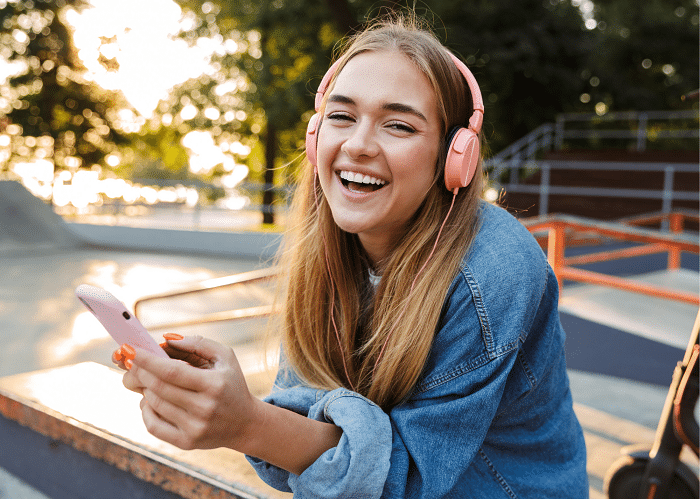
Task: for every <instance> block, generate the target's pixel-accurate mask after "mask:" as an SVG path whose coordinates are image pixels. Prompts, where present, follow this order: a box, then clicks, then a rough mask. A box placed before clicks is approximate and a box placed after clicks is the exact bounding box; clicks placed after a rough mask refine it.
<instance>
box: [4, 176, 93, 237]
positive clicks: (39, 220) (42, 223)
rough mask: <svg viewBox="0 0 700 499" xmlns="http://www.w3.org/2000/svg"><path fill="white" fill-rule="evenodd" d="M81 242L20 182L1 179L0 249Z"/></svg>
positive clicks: (60, 219) (49, 208)
mask: <svg viewBox="0 0 700 499" xmlns="http://www.w3.org/2000/svg"><path fill="white" fill-rule="evenodd" d="M79 244H80V240H79V239H78V238H77V237H76V236H75V235H73V233H72V232H70V230H69V229H68V227H67V226H66V223H65V222H64V221H63V219H62V218H61V217H60V216H59V215H57V214H56V213H54V211H53V210H52V209H51V207H50V206H49V205H47V204H46V203H45V202H43V201H42V200H41V199H39V198H37V197H35V196H34V195H33V194H32V193H30V192H29V191H28V190H27V189H26V188H25V187H24V186H23V185H22V184H21V183H19V182H15V181H11V180H0V249H2V248H21V247H34V246H57V247H70V246H77V245H79Z"/></svg>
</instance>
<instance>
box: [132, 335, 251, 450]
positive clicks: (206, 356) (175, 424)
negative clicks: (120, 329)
mask: <svg viewBox="0 0 700 499" xmlns="http://www.w3.org/2000/svg"><path fill="white" fill-rule="evenodd" d="M165 348H166V352H167V353H168V355H169V356H171V357H172V358H171V359H162V358H158V357H156V356H155V355H152V354H149V353H148V352H146V351H144V350H136V351H135V355H133V359H132V360H131V361H130V362H131V364H130V366H129V359H126V362H124V361H122V364H123V365H125V367H130V369H129V370H128V371H127V372H126V373H125V374H124V379H123V383H124V386H125V387H126V388H128V389H129V390H132V391H135V392H138V393H141V394H143V399H142V400H141V412H142V416H143V421H144V423H145V425H146V429H147V430H148V431H149V432H150V433H151V434H153V435H154V436H156V437H158V438H160V439H161V440H164V441H166V442H169V443H171V444H173V445H175V446H177V447H180V448H182V449H186V450H189V449H195V448H198V449H209V448H215V447H223V446H225V447H231V448H234V449H237V448H240V443H241V441H243V440H245V438H246V434H247V432H248V431H250V429H251V428H252V427H253V426H254V425H255V421H256V419H257V418H259V417H260V416H258V415H256V414H255V410H256V403H255V402H256V400H257V399H255V398H254V397H253V396H252V395H251V394H250V392H249V390H248V387H247V385H246V382H245V378H244V377H243V372H242V371H241V368H240V365H239V364H238V360H237V359H236V356H235V354H234V353H233V350H231V349H230V348H228V347H225V346H223V345H221V344H219V343H216V342H214V341H211V340H207V339H204V338H201V337H188V338H184V339H182V340H172V339H170V340H168V342H167V346H166V347H165ZM122 350H124V348H122Z"/></svg>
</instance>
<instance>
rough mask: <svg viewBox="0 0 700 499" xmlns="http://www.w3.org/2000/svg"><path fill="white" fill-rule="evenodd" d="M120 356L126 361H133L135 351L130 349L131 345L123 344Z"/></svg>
mask: <svg viewBox="0 0 700 499" xmlns="http://www.w3.org/2000/svg"><path fill="white" fill-rule="evenodd" d="M122 354H123V355H124V357H126V358H127V359H129V360H133V358H134V357H136V350H134V347H132V346H131V345H127V344H126V343H125V344H123V345H122Z"/></svg>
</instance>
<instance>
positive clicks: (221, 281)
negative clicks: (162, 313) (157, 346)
mask: <svg viewBox="0 0 700 499" xmlns="http://www.w3.org/2000/svg"><path fill="white" fill-rule="evenodd" d="M278 274H279V268H278V267H267V268H264V269H260V270H253V271H250V272H243V273H241V274H234V275H230V276H225V277H217V278H214V279H208V280H206V281H202V282H201V283H200V284H199V285H197V286H193V287H190V288H186V289H180V290H177V291H172V292H167V293H161V294H156V295H149V296H144V297H142V298H139V299H138V300H136V302H135V303H134V315H135V316H136V317H137V318H140V316H141V308H142V306H143V304H144V303H147V302H151V301H158V300H167V299H170V298H177V297H180V296H187V295H193V294H197V293H202V292H205V291H212V290H215V289H222V288H226V287H231V286H246V285H249V284H254V283H258V282H262V281H266V280H271V279H273V278H274V277H276V276H277V275H278ZM274 311H275V310H274V307H273V306H272V305H261V306H258V307H249V308H242V309H235V310H227V311H224V312H214V313H210V314H206V315H201V316H198V317H197V318H194V319H186V320H176V321H170V322H165V323H162V324H154V325H149V326H148V329H149V330H151V331H157V330H163V329H167V328H176V327H183V326H193V325H198V324H211V323H215V322H227V321H232V320H240V319H253V318H260V317H266V316H269V315H271V314H272V313H274Z"/></svg>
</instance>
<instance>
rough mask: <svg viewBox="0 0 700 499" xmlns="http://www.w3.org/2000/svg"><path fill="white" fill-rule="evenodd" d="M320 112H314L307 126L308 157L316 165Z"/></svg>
mask: <svg viewBox="0 0 700 499" xmlns="http://www.w3.org/2000/svg"><path fill="white" fill-rule="evenodd" d="M318 120H319V115H318V113H316V114H314V115H313V116H312V117H311V119H310V120H309V124H308V125H307V127H306V157H307V158H308V160H309V163H311V164H312V165H313V166H316V140H317V137H318V134H317V133H316V132H317V131H318Z"/></svg>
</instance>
